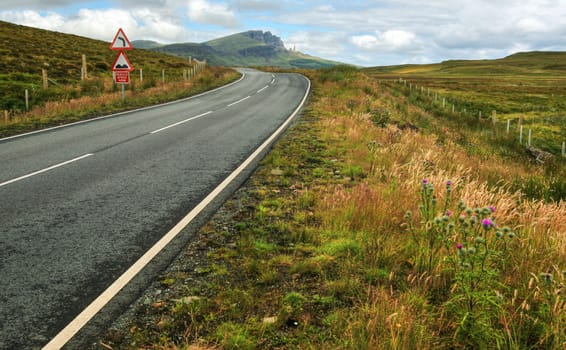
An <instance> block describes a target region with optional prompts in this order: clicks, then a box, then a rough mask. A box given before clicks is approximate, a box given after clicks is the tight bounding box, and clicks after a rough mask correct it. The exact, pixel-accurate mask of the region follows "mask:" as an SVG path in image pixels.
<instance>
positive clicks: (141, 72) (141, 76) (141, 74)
mask: <svg viewBox="0 0 566 350" xmlns="http://www.w3.org/2000/svg"><path fill="white" fill-rule="evenodd" d="M140 81H141V82H143V68H140Z"/></svg>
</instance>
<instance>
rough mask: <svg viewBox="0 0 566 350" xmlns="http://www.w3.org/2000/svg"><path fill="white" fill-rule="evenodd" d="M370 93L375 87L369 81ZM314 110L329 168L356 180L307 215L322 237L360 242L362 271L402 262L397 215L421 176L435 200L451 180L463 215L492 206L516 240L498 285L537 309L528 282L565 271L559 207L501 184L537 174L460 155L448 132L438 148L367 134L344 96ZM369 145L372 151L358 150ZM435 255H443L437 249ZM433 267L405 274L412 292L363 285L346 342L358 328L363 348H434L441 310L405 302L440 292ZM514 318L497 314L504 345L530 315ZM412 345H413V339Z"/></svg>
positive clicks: (407, 135)
mask: <svg viewBox="0 0 566 350" xmlns="http://www.w3.org/2000/svg"><path fill="white" fill-rule="evenodd" d="M372 88H373V89H375V90H376V91H379V89H380V88H379V87H378V86H376V85H375V84H374V85H372ZM381 93H383V95H384V96H386V97H384V98H380V99H378V100H375V101H372V102H370V105H371V107H370V108H374V107H381V106H388V105H391V104H392V103H391V102H390V101H389V102H388V99H393V97H392V96H391V95H387V92H386V91H383V90H381V91H380V94H381ZM366 98H367V97H366V96H362V97H358V98H352V97H349V101H354V103H353V104H354V105H362V104H364V103H367V102H366V100H365V99H366ZM346 100H348V99H346ZM314 104H315V105H316V107H315V108H317V109H322V110H324V111H325V113H321V115H322V116H323V118H321V120H320V124H321V128H320V129H321V130H322V137H323V139H324V140H325V141H326V142H327V143H328V144H329V145H334V144H339V145H341V147H340V148H338V147H337V148H336V153H337V154H338V158H339V161H340V162H342V163H344V164H346V165H350V166H352V165H358V166H361V167H362V169H363V170H364V172H365V174H366V177H365V178H364V179H362V180H359V179H358V180H357V181H354V182H348V181H345V182H343V183H341V184H338V185H332V186H330V187H329V188H326V189H325V190H323V191H322V193H320V194H319V196H320V198H321V200H320V201H319V202H318V205H319V210H318V211H317V212H319V213H321V217H322V224H321V226H322V229H323V230H329V231H334V232H343V233H345V234H348V235H350V237H358V239H360V237H363V239H365V242H364V244H365V250H366V257H367V258H366V263H368V264H370V265H372V264H374V263H375V262H376V261H377V262H379V261H383V259H386V260H387V259H389V260H388V261H390V262H391V261H394V262H395V263H396V264H398V265H400V264H403V260H402V258H400V256H402V255H403V247H404V245H405V244H406V242H407V239H408V238H407V232H406V229H405V228H404V226H403V216H404V214H405V213H406V212H407V210H411V211H412V212H414V213H418V208H417V206H418V198H419V194H418V193H419V190H420V183H421V181H422V179H424V178H426V179H428V181H429V182H431V183H432V184H434V185H435V188H436V190H435V194H436V195H437V197H438V200H439V202H440V203H442V202H443V201H444V197H445V190H444V187H445V183H446V181H447V180H451V181H452V182H453V186H452V188H453V192H452V199H453V203H454V205H453V207H454V208H455V207H456V203H458V201H459V200H462V201H463V202H464V203H465V204H466V205H467V206H468V207H471V208H484V207H487V206H494V207H495V208H496V212H495V213H494V219H495V221H496V222H497V224H498V225H499V226H501V227H503V226H509V227H510V228H511V229H512V230H514V231H515V232H516V233H517V239H516V240H515V241H514V242H513V246H512V251H511V252H510V254H511V261H512V264H510V265H508V266H507V267H506V270H505V271H501V274H502V275H503V281H504V282H503V283H505V284H506V285H507V286H508V287H510V288H513V289H514V290H516V291H519V292H518V293H519V294H521V295H522V297H523V300H524V302H527V300H531V302H532V303H533V304H536V303H538V304H541V303H543V304H544V303H545V302H546V301H545V299H544V298H543V297H542V296H541V293H540V292H539V293H538V294H537V293H535V292H533V291H532V288H531V290H529V288H526V287H525V286H526V285H527V281H529V279H530V278H531V276H533V275H535V276H536V275H538V274H539V273H540V272H551V271H553V272H554V274H555V275H560V274H561V273H562V272H561V271H562V270H560V268H562V269H564V267H566V203H564V202H561V203H546V202H544V201H539V200H529V199H527V198H525V197H524V196H522V194H521V193H519V192H510V191H509V190H508V188H510V185H509V181H511V180H512V179H513V178H514V177H515V176H516V175H517V174H521V175H522V176H528V175H529V172H531V174H533V173H534V175H540V173H539V172H538V170H537V169H534V168H532V167H529V166H528V165H525V164H521V163H519V162H509V161H505V162H504V161H502V160H500V159H498V158H497V157H496V156H493V157H489V158H486V157H485V156H479V157H476V156H470V154H469V152H467V150H466V149H464V148H462V147H461V146H458V145H456V144H455V143H454V142H452V141H451V140H452V139H453V138H454V137H455V135H454V134H453V133H452V131H450V130H443V129H441V132H443V133H444V135H443V142H442V143H440V142H439V141H438V137H437V136H436V135H432V134H429V135H425V134H424V133H421V132H414V131H410V130H401V129H400V128H398V127H397V126H395V125H392V124H390V125H388V126H387V127H384V128H379V127H376V126H375V125H373V123H372V121H371V115H370V114H367V113H363V112H357V111H350V110H347V109H345V108H344V107H343V106H344V98H343V99H342V100H340V98H339V97H336V96H325V97H322V98H320V99H319V100H318V101H315V102H314ZM340 105H342V107H340ZM413 112H418V113H420V114H421V115H427V113H426V112H424V111H422V110H419V109H418V108H417V107H415V106H410V107H409V113H413ZM372 142H373V143H374V144H375V145H377V147H374V148H373V149H372V148H370V147H368V145H369V144H370V143H372ZM493 179H498V181H497V184H496V185H493V184H492V185H489V184H488V183H489V182H488V181H491V183H493ZM439 214H440V213H439ZM356 233H358V234H356ZM360 233H363V234H360ZM377 250H379V252H376V251H377ZM384 250H386V251H387V253H384ZM371 251H373V252H374V254H373V256H372V254H371ZM441 254H446V252H445V251H441ZM368 256H369V257H368ZM376 256H377V257H376ZM439 261H442V259H440V260H439ZM442 270H443V266H441V263H439V265H438V266H436V267H435V268H434V269H433V273H432V274H431V275H428V274H424V275H409V277H408V279H407V281H408V283H409V285H411V286H412V288H414V289H412V290H411V291H408V292H404V293H401V294H395V293H391V292H390V291H389V290H387V289H386V288H385V289H382V288H370V289H369V290H368V295H367V299H366V300H360V306H359V311H358V313H357V314H356V317H359V321H352V323H351V325H350V328H349V335H348V336H349V337H352V338H355V337H356V334H358V333H359V332H360V330H359V327H361V325H362V324H363V325H367V328H366V329H365V331H366V332H367V335H368V339H369V344H368V348H372V349H385V348H387V349H405V348H420V349H426V348H436V345H437V344H435V341H434V338H435V336H436V335H437V334H436V332H438V331H439V330H443V331H444V332H446V331H449V330H450V329H452V331H453V330H454V327H455V326H456V325H455V324H453V323H451V321H449V320H447V319H446V318H445V317H444V316H443V315H444V314H443V313H441V314H440V317H438V315H437V317H436V318H435V319H434V320H433V321H431V320H430V319H429V320H428V321H427V317H428V318H431V317H432V314H430V313H428V312H429V311H430V310H429V309H427V308H426V307H425V304H426V303H425V302H423V304H420V305H418V306H415V304H414V302H415V300H420V299H419V298H421V299H422V298H424V295H426V294H427V293H429V292H430V291H431V288H432V289H438V288H442V287H444V288H447V287H449V285H447V282H448V281H449V280H450V278H449V276H448V277H446V276H443V275H442ZM529 293H530V294H529ZM523 307H524V306H523ZM509 308H512V306H509ZM553 308H554V310H555V311H554V313H556V312H559V311H563V308H564V304H563V303H562V302H561V301H560V300H558V301H556V302H555V303H554V305H553ZM519 309H520V306H519ZM427 310H428V311H427ZM519 311H520V310H519ZM519 311H517V312H516V313H511V316H502V317H503V319H502V320H501V323H502V324H507V325H509V324H511V323H513V324H514V327H515V329H514V330H512V329H511V328H509V330H508V333H509V334H508V339H513V338H517V337H518V336H517V334H515V333H516V332H520V330H519V328H520V327H517V324H521V322H523V323H524V322H525V318H526V317H531V316H528V315H527V314H526V313H524V312H523V313H521V312H519ZM505 317H508V318H510V319H505ZM559 319H560V318H559ZM531 321H532V320H531ZM541 321H542V320H541ZM427 322H428V323H427ZM533 322H536V321H533ZM557 322H558V321H557ZM558 323H559V322H558ZM506 327H507V326H506ZM509 327H511V326H509ZM513 332H515V333H513ZM561 332H563V329H558V328H557V325H550V330H549V331H548V334H549V336H551V335H552V334H553V335H554V336H556V335H559V334H560V333H561ZM419 339H422V341H417V340H419ZM508 342H509V343H512V342H511V341H508ZM444 345H446V344H444Z"/></svg>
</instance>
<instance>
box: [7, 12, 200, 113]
mask: <svg viewBox="0 0 566 350" xmlns="http://www.w3.org/2000/svg"><path fill="white" fill-rule="evenodd" d="M116 29H118V28H116ZM111 40H112V38H108V42H105V41H100V40H93V39H88V38H84V37H80V36H76V35H69V34H63V33H57V32H52V31H47V30H42V29H36V28H31V27H25V26H21V25H16V24H12V23H7V22H2V21H0V57H2V60H0V90H1V91H2V95H1V96H0V110H23V109H24V108H25V106H24V100H23V96H24V90H25V89H28V90H29V92H30V99H31V100H32V102H34V103H40V102H41V101H46V100H51V99H60V98H61V97H65V96H66V97H67V98H74V97H76V95H77V94H78V93H83V92H87V90H92V91H91V92H92V93H96V91H97V90H100V89H99V86H97V84H102V83H101V81H100V80H101V79H111V77H112V72H111V70H110V68H111V67H110V66H111V65H112V63H113V61H114V59H115V57H116V52H113V51H111V50H110V49H109V46H110V41H111ZM82 55H86V60H87V74H88V77H89V81H88V82H84V83H81V66H82ZM127 55H128V58H129V60H130V62H131V63H132V65H133V66H134V68H136V71H135V72H134V73H132V74H137V71H138V70H139V69H140V68H143V74H144V82H145V83H146V84H151V83H152V82H155V81H156V80H159V79H160V77H161V72H162V70H163V69H165V70H167V71H172V70H174V69H177V70H182V68H187V67H190V64H189V62H188V61H187V60H186V59H183V58H180V57H175V56H172V55H164V54H162V53H159V52H155V51H148V50H139V49H134V50H132V51H130V52H128V54H127ZM42 69H45V70H46V71H47V75H48V79H49V89H47V90H44V89H43V88H42V86H43V80H42ZM178 75H179V76H181V75H182V74H181V73H179V74H178ZM81 84H82V86H80V85H81ZM72 86H76V87H77V88H76V89H73V88H72Z"/></svg>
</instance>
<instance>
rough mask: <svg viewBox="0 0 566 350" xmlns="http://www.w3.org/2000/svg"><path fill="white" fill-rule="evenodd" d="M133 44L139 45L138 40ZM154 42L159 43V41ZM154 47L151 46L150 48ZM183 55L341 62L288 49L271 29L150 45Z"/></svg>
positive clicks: (236, 61)
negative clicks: (198, 42) (180, 42)
mask: <svg viewBox="0 0 566 350" xmlns="http://www.w3.org/2000/svg"><path fill="white" fill-rule="evenodd" d="M133 44H134V46H136V45H138V42H137V41H135V42H134V43H133ZM151 45H154V46H157V44H156V43H153V44H151ZM150 48H151V47H150ZM151 49H152V50H154V51H158V52H164V53H169V54H173V55H177V56H181V57H193V58H197V59H199V60H206V61H207V62H208V63H209V64H211V65H217V66H248V67H249V66H272V67H280V68H309V69H310V68H312V69H317V68H324V67H331V66H335V65H337V64H338V62H334V61H329V60H325V59H322V58H318V57H313V56H310V55H306V54H303V53H301V52H297V51H294V50H288V49H286V48H285V45H284V44H283V41H281V39H280V38H278V37H277V36H275V35H272V34H271V33H270V32H262V31H257V30H256V31H247V32H243V33H238V34H233V35H229V36H226V37H223V38H218V39H215V40H211V41H208V42H205V43H201V44H196V43H182V44H171V45H162V46H160V47H154V48H151Z"/></svg>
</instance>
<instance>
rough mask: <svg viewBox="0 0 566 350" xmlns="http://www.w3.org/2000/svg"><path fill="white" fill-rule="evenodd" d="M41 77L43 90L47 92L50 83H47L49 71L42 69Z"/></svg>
mask: <svg viewBox="0 0 566 350" xmlns="http://www.w3.org/2000/svg"><path fill="white" fill-rule="evenodd" d="M41 75H42V77H43V88H44V89H46V90H47V88H48V87H49V83H48V81H47V69H41Z"/></svg>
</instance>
